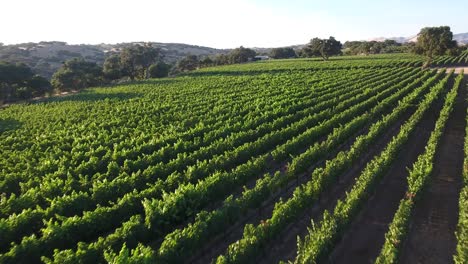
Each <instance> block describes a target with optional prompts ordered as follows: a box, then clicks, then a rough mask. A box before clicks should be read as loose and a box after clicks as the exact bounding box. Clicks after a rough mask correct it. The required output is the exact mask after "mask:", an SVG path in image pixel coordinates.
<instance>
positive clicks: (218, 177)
mask: <svg viewBox="0 0 468 264" xmlns="http://www.w3.org/2000/svg"><path fill="white" fill-rule="evenodd" d="M412 74H414V72H413V73H412ZM403 76H404V77H405V78H406V79H408V78H409V77H410V75H406V74H405V75H403ZM402 78H403V77H402ZM400 79H401V78H399V79H396V80H400ZM409 79H410V78H409ZM396 80H395V81H394V82H396ZM403 80H404V79H403ZM391 83H393V82H391ZM387 86H390V85H389V84H386V85H382V87H381V88H380V89H384V88H385V87H387ZM394 89H396V88H394ZM378 91H379V89H376V90H369V91H368V92H367V94H369V95H372V94H375V93H377V92H378ZM379 94H380V97H381V98H385V97H386V96H388V95H389V93H383V92H381V93H379ZM361 97H362V96H359V97H357V98H361ZM374 97H375V96H374ZM375 100H376V99H374V100H371V101H375ZM368 101H369V100H368ZM375 102H377V101H375ZM347 104H349V102H346V101H343V102H342V103H341V104H339V105H338V106H337V108H336V109H335V110H336V111H338V110H340V109H342V108H343V109H345V108H346V107H344V106H346V105H347ZM353 104H356V101H353V103H352V104H349V105H353ZM367 104H369V103H367ZM340 105H342V106H340ZM359 107H360V108H363V107H365V104H364V105H361V106H360V104H358V105H357V106H356V107H352V108H353V109H359ZM354 111H356V110H354ZM344 113H345V114H346V115H347V116H350V117H352V116H353V115H352V113H353V112H350V111H345V112H344ZM345 114H343V115H342V116H346V115H345ZM339 120H340V119H337V118H334V119H333V120H332V122H335V123H336V122H338V121H339ZM332 122H330V121H328V122H326V123H325V124H326V125H329V124H333V123H332ZM324 127H325V126H324ZM292 128H293V126H291V129H292ZM291 131H294V130H291ZM317 131H320V130H317ZM289 137H290V136H289ZM289 137H286V138H289ZM281 138H282V137H281ZM269 145H271V144H269ZM255 149H258V146H256V147H255V148H254V149H253V150H255ZM267 157H268V156H267V155H262V156H260V159H257V162H251V163H247V164H245V165H241V167H239V169H238V170H237V172H236V171H233V172H231V173H225V174H219V173H217V174H214V175H213V176H210V178H211V179H212V180H210V181H208V182H209V183H210V184H214V183H217V184H231V185H232V186H236V185H237V183H235V182H233V183H230V182H232V181H233V180H235V179H236V178H235V177H234V176H233V173H237V174H238V175H239V177H240V176H242V177H244V178H245V177H247V176H249V177H252V176H255V175H258V174H259V173H261V171H262V170H264V169H262V167H264V166H265V165H266V163H265V160H266V158H267ZM258 161H260V163H258ZM259 166H260V167H259ZM252 169H255V170H256V171H257V172H255V171H251V170H252ZM246 170H249V171H251V172H250V173H246ZM223 175H224V176H223ZM221 176H223V178H221ZM214 179H216V180H214ZM247 179H248V178H245V179H244V181H245V180H247ZM213 180H214V181H213ZM238 180H242V178H240V179H238ZM205 182H206V181H205ZM182 186H183V185H182ZM187 186H189V187H190V186H193V185H187ZM196 186H200V188H201V189H200V190H201V191H204V189H205V188H206V187H205V186H204V185H202V182H201V183H199V184H197V185H196ZM196 186H195V187H196ZM221 186H222V185H221ZM213 187H216V185H213ZM192 188H193V187H192ZM216 188H220V187H216ZM221 188H223V187H221ZM229 189H230V188H227V187H224V188H223V192H224V193H226V192H228V190H229ZM179 190H183V191H189V190H190V189H182V188H181V187H179ZM214 190H216V189H214ZM183 191H176V192H174V193H171V194H169V195H173V196H174V195H178V196H175V197H179V198H177V199H180V198H184V199H187V197H184V196H183V194H184V192H183ZM190 194H191V196H189V197H188V198H190V199H187V200H185V201H184V202H182V203H180V202H179V203H172V204H173V208H174V209H178V207H175V206H176V205H177V206H179V207H180V206H181V205H185V206H186V208H190V209H193V208H195V206H193V205H192V206H187V205H188V204H189V202H190V203H193V202H195V201H197V200H195V199H194V194H193V192H191V193H190ZM168 197H170V196H168ZM199 197H200V198H202V199H204V201H212V200H213V198H212V197H210V196H209V195H207V193H206V192H202V193H201V194H200V196H199ZM140 199H141V198H140ZM136 200H137V199H136ZM166 200H167V201H172V202H173V201H174V200H173V199H170V200H169V199H168V198H166ZM175 201H177V200H175ZM205 203H206V202H205ZM128 204H130V205H133V204H134V202H133V203H130V202H128ZM169 205H171V204H169ZM182 209H184V207H182ZM178 210H179V212H180V213H184V214H185V213H187V211H185V209H184V210H181V211H180V209H178ZM124 212H126V213H128V211H124ZM164 213H165V214H164V215H165V217H166V218H167V217H174V216H177V214H176V212H174V211H169V210H168V209H167V208H166V209H165V210H164ZM180 213H178V214H180ZM193 213H195V212H193ZM119 215H128V214H123V213H121V214H119ZM115 217H116V216H115V215H114V216H113V218H112V219H115ZM109 219H110V217H109ZM135 219H137V218H132V219H130V221H128V223H129V224H130V225H131V224H132V223H135ZM154 219H157V220H158V221H160V224H159V225H162V224H164V225H166V226H167V225H168V224H169V223H170V224H171V225H174V224H176V223H177V221H180V220H177V218H174V219H172V220H173V221H169V220H168V221H161V220H162V218H161V217H157V218H156V217H155V218H154ZM178 219H184V217H183V216H180V217H179V218H178ZM72 220H75V219H72ZM72 223H73V222H72ZM126 223H127V222H126ZM126 223H124V225H126ZM69 226H70V225H69ZM73 226H76V221H75V224H74V225H73ZM95 230H96V227H94V230H93V232H95ZM150 230H154V231H152V232H155V231H156V232H161V231H164V229H158V228H154V227H151V228H150ZM83 232H85V230H83ZM165 232H167V231H165ZM63 233H64V234H68V232H63ZM141 233H143V235H140V237H139V239H138V240H141V239H142V237H143V238H144V237H145V235H146V236H147V235H148V234H147V232H146V233H144V232H140V234H141ZM74 234H75V235H76V236H78V237H80V236H81V237H83V234H76V233H74ZM130 235H131V234H130ZM110 237H112V236H110ZM25 241H29V240H25ZM13 250H14V249H13ZM21 254H24V252H21ZM7 255H9V254H7Z"/></svg>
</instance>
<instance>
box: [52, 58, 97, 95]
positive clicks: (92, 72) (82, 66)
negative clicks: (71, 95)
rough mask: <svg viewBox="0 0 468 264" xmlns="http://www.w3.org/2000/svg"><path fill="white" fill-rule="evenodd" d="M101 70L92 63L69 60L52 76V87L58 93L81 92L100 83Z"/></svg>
mask: <svg viewBox="0 0 468 264" xmlns="http://www.w3.org/2000/svg"><path fill="white" fill-rule="evenodd" d="M101 76H102V68H101V67H99V66H98V65H96V63H94V62H87V61H85V60H83V59H78V58H75V59H71V60H68V61H66V62H64V63H63V65H62V67H61V68H60V69H59V70H58V71H57V72H56V73H54V75H53V76H52V80H51V83H52V86H53V87H54V88H55V89H56V90H58V91H70V90H81V89H84V88H88V87H91V86H96V85H98V84H100V83H101V82H102V77H101Z"/></svg>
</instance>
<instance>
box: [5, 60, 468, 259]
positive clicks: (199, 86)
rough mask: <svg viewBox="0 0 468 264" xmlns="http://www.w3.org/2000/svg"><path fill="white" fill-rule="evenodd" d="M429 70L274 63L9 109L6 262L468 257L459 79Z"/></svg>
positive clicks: (381, 63)
mask: <svg viewBox="0 0 468 264" xmlns="http://www.w3.org/2000/svg"><path fill="white" fill-rule="evenodd" d="M465 59H468V53H464V54H462V55H461V57H460V58H456V59H454V58H452V59H450V61H453V62H454V63H462V62H463V61H464V60H465ZM437 61H438V62H439V61H440V63H443V62H444V61H447V62H449V59H447V58H443V59H442V58H439V59H438V60H437ZM421 65H422V59H421V58H420V57H417V56H413V55H405V54H399V55H378V56H355V57H336V58H331V60H330V61H326V62H324V61H321V60H316V59H313V60H311V59H291V60H272V61H264V62H255V63H248V64H241V65H229V66H222V67H211V68H204V69H201V70H198V71H195V72H191V73H187V74H185V75H184V76H179V77H175V78H164V79H150V80H146V81H141V82H137V83H132V84H124V85H117V86H114V87H100V88H99V87H98V88H92V89H87V90H85V91H83V92H81V93H78V94H73V95H69V96H65V97H57V98H50V99H46V100H45V101H42V102H35V103H24V104H17V105H11V106H9V107H7V108H5V109H2V110H0V171H1V174H0V194H1V196H0V263H210V262H217V263H278V262H280V261H291V262H295V263H317V262H319V263H321V262H333V263H368V262H374V261H376V262H378V263H396V262H401V263H418V262H421V263H428V262H434V263H449V262H452V261H453V258H454V257H453V256H454V255H456V257H455V259H456V261H457V262H458V263H466V261H468V253H467V247H466V244H467V241H468V235H467V230H468V228H467V225H468V223H467V221H466V219H467V218H468V216H467V212H466V210H465V209H464V207H466V206H465V205H466V203H467V196H468V195H466V193H467V191H466V187H465V189H464V190H463V191H461V189H462V188H463V182H464V181H463V177H465V179H466V177H467V176H466V175H467V172H466V171H463V168H465V170H466V168H467V166H466V165H465V166H463V164H464V162H465V164H466V159H467V158H466V157H467V155H468V154H466V149H467V147H466V145H468V143H466V142H465V139H464V138H465V135H466V133H465V131H466V129H467V128H466V120H465V119H466V109H467V105H466V102H465V101H466V100H465V98H466V81H465V80H463V78H462V77H463V75H457V74H455V73H445V72H442V71H436V70H432V69H427V70H421ZM464 151H465V152H464ZM464 160H465V161H464ZM407 168H408V169H407ZM463 175H465V176H463ZM465 182H466V180H465ZM460 192H461V193H462V195H461V196H460V198H459V193H460ZM459 207H460V208H461V210H459ZM459 219H460V221H459ZM457 225H458V229H457ZM455 232H457V236H455ZM464 245H465V246H464Z"/></svg>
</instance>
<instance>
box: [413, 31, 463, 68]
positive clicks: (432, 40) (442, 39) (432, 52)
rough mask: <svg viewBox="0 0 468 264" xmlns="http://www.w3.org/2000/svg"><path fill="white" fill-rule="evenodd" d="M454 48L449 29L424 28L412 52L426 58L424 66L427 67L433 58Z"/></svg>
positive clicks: (455, 44) (454, 44) (454, 42)
mask: <svg viewBox="0 0 468 264" xmlns="http://www.w3.org/2000/svg"><path fill="white" fill-rule="evenodd" d="M456 46H457V42H456V41H454V40H453V33H452V31H450V27H448V26H441V27H425V28H423V29H421V31H420V32H419V34H418V41H417V42H416V47H415V49H414V52H415V53H417V54H422V55H424V56H426V57H427V61H426V63H425V65H424V66H429V65H430V63H431V62H432V59H433V58H434V56H440V55H444V54H445V53H446V52H448V51H449V50H450V49H452V48H455V47H456Z"/></svg>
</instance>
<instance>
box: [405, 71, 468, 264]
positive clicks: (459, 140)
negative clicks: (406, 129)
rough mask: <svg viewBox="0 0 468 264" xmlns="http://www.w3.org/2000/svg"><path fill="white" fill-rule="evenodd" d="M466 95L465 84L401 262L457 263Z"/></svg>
mask: <svg viewBox="0 0 468 264" xmlns="http://www.w3.org/2000/svg"><path fill="white" fill-rule="evenodd" d="M466 77H468V76H467V75H465V78H466ZM466 95H467V92H466V86H465V85H463V86H462V87H461V89H460V90H459V95H458V97H457V101H456V103H455V105H454V109H453V112H452V113H451V116H450V118H449V120H448V122H447V126H446V128H445V131H444V134H443V136H442V138H441V141H440V146H439V148H438V150H437V152H436V157H435V163H434V168H433V174H432V176H431V180H430V183H429V186H428V188H427V191H426V192H425V193H424V194H423V195H422V197H421V200H420V201H419V202H418V203H417V204H416V207H415V209H414V212H413V215H412V219H411V221H412V222H411V224H410V230H409V233H408V237H407V239H406V241H405V243H404V245H403V250H402V255H401V263H412V264H413V263H453V254H454V253H455V247H456V243H457V242H456V237H455V234H454V232H455V229H456V225H457V222H458V198H459V192H460V188H461V184H462V182H461V181H462V178H461V175H462V170H463V157H464V152H463V145H464V136H465V125H466V124H465V114H466V100H465V98H466Z"/></svg>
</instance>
